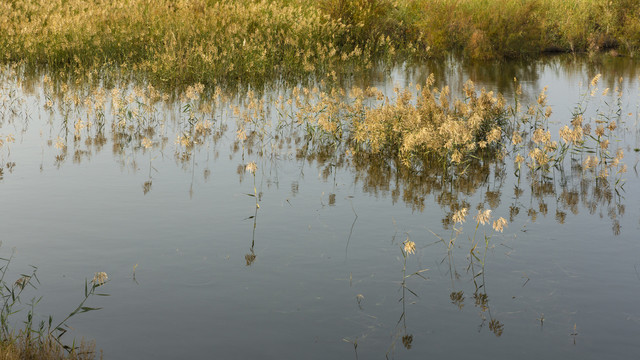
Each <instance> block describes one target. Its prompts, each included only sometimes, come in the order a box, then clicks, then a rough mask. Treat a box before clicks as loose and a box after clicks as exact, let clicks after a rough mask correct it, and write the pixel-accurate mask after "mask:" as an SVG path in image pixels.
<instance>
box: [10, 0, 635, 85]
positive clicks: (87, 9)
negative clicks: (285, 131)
mask: <svg viewBox="0 0 640 360" xmlns="http://www.w3.org/2000/svg"><path fill="white" fill-rule="evenodd" d="M639 9H640V0H617V1H603V0H567V1H560V0H406V1H391V0H349V1H348V0H321V1H310V0H262V1H254V0H234V1H231V0H181V1H174V0H157V1H149V0H126V1H125V0H114V1H106V0H52V1H48V0H47V1H44V0H13V1H8V2H2V4H0V19H1V20H0V32H1V33H2V34H3V36H2V37H1V38H0V54H2V55H0V57H1V58H2V60H3V61H4V62H21V63H23V64H25V65H32V66H45V67H48V68H49V69H50V70H51V69H53V70H64V71H69V70H73V71H77V72H80V71H83V72H86V70H90V71H92V70H97V69H100V70H104V69H105V68H117V69H126V70H129V69H131V70H136V71H140V72H143V73H144V74H145V76H147V77H148V78H150V79H152V80H153V81H154V82H156V83H164V84H167V85H172V84H192V83H195V82H201V83H203V84H205V85H213V84H220V83H231V82H244V83H256V82H260V81H261V80H264V79H286V80H294V81H295V80H298V79H302V78H305V77H308V76H309V75H314V74H315V75H318V74H319V75H322V76H325V75H327V74H331V73H332V72H334V71H335V72H345V71H346V72H349V71H353V70H357V69H366V68H370V67H372V66H373V65H374V64H375V62H376V61H378V60H387V61H394V60H403V59H406V58H424V57H428V56H431V57H433V56H440V55H443V54H445V53H448V52H451V51H454V52H461V53H463V54H465V55H466V56H467V57H470V58H475V59H490V58H513V57H527V56H533V55H536V54H539V53H542V52H547V51H564V52H570V51H573V52H597V51H603V50H615V51H616V52H617V53H621V54H625V53H626V54H635V53H637V51H638V49H639V48H640V12H639V11H638V10H639Z"/></svg>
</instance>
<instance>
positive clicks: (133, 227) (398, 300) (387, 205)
mask: <svg viewBox="0 0 640 360" xmlns="http://www.w3.org/2000/svg"><path fill="white" fill-rule="evenodd" d="M639 69H640V64H638V63H637V62H635V61H633V60H630V59H616V58H609V59H605V60H602V61H600V62H597V61H596V62H593V61H588V60H585V59H572V58H565V57H555V58H549V59H544V60H541V61H538V62H530V63H525V64H519V63H508V64H489V65H486V64H485V65H477V64H465V63H462V62H457V61H454V60H450V61H448V62H446V63H441V64H425V65H424V66H420V67H411V68H396V69H394V70H393V71H391V73H388V74H385V73H375V72H372V74H369V76H366V77H363V78H362V79H360V78H358V79H354V80H353V82H354V83H356V84H360V85H375V86H377V87H379V88H381V89H383V90H384V91H385V92H387V93H389V94H392V89H393V87H394V86H395V85H400V86H406V85H409V84H410V83H412V84H415V83H421V82H423V81H424V80H425V79H426V77H427V76H428V74H429V73H430V72H434V73H435V75H436V85H437V86H442V85H444V84H447V85H449V86H451V88H452V92H453V93H454V94H459V92H460V91H461V85H462V83H463V82H464V81H465V80H466V79H469V78H470V79H472V80H473V81H474V82H475V83H476V86H477V88H478V89H479V88H481V87H485V88H487V89H489V90H494V91H500V92H502V93H503V94H505V97H506V98H507V99H511V98H513V94H514V91H515V87H514V85H513V78H514V77H517V78H518V79H519V81H520V82H521V84H522V85H523V94H524V99H523V103H531V102H534V101H535V99H536V98H537V95H538V93H539V92H540V91H541V90H542V88H543V87H544V86H548V99H549V105H551V106H552V108H553V111H554V113H553V115H552V117H551V123H550V127H551V128H552V129H553V131H552V135H553V137H554V138H557V129H559V128H560V127H561V126H564V125H565V124H568V122H569V121H570V119H571V115H570V114H571V111H572V109H573V108H574V106H575V104H576V103H577V102H578V101H580V94H581V93H583V92H584V89H585V87H586V84H588V82H589V81H590V80H591V78H593V76H595V74H597V73H602V79H601V82H600V85H599V89H600V90H599V92H601V91H602V90H604V89H605V88H607V87H609V88H611V90H613V89H614V87H615V84H616V83H615V81H616V80H617V79H618V77H620V76H622V77H623V79H624V80H623V88H624V89H625V90H624V97H623V98H624V102H623V109H622V110H623V111H622V114H623V115H622V118H621V119H620V120H619V121H618V123H619V130H618V131H617V132H616V134H617V138H618V139H619V140H620V141H619V142H617V143H616V144H617V145H620V146H621V147H622V148H624V150H625V158H624V162H625V163H626V164H627V166H628V172H627V173H626V174H625V175H624V176H623V177H624V179H626V183H625V184H624V186H623V187H614V186H612V185H613V184H610V186H608V187H607V186H605V185H604V184H603V183H602V182H599V181H596V180H595V178H594V177H593V176H588V175H584V176H583V175H582V174H581V173H580V172H579V171H576V170H571V168H570V167H566V169H565V172H564V173H561V172H560V171H554V172H552V173H550V174H549V177H550V179H551V180H549V181H548V182H546V183H545V186H540V187H532V181H531V179H530V178H527V176H525V175H523V176H521V177H520V180H519V182H518V179H517V178H516V177H515V176H514V175H513V170H514V169H513V165H512V163H513V161H512V160H506V161H505V162H504V163H501V162H499V163H498V164H491V163H489V164H486V165H485V166H483V167H479V168H474V167H472V168H470V169H469V171H470V175H469V177H468V178H467V180H465V181H460V182H458V183H456V184H451V183H448V182H443V181H442V180H441V179H440V178H438V177H437V176H432V175H433V174H431V175H430V174H425V175H423V176H416V175H415V174H405V173H402V172H400V173H398V172H395V171H393V170H392V169H389V168H386V167H383V166H379V164H376V163H375V162H374V161H371V159H368V160H358V159H351V158H349V157H346V158H341V157H333V156H331V154H329V156H325V154H322V153H316V152H314V151H310V152H309V153H308V154H306V156H304V155H302V154H301V153H300V152H299V151H298V148H299V147H297V146H296V144H295V141H292V142H291V143H290V144H287V143H284V144H283V146H282V149H279V150H278V151H272V149H268V148H262V149H260V148H259V147H257V146H256V147H254V148H253V149H251V147H250V146H249V145H247V146H246V148H245V149H243V148H242V147H241V146H240V147H238V146H237V144H236V145H235V146H234V143H236V131H235V117H234V115H233V114H232V111H231V110H228V109H227V110H221V111H222V112H216V113H215V114H217V115H213V116H212V120H213V121H215V124H214V129H213V134H211V135H209V136H208V139H209V140H207V141H206V142H204V144H201V145H200V146H196V147H194V149H193V150H192V152H191V153H190V154H191V155H190V157H189V158H184V157H181V156H176V155H175V151H176V149H177V148H178V145H176V144H175V143H174V140H175V137H176V136H175V134H176V133H177V132H179V131H180V126H181V125H180V124H184V122H182V123H181V122H178V121H176V120H175V118H179V117H180V116H184V114H183V113H182V112H181V109H179V108H177V107H173V108H171V107H165V106H164V105H158V108H159V109H161V110H159V114H162V115H161V118H159V119H157V124H165V127H160V125H158V126H157V127H156V131H157V133H156V134H155V135H154V137H153V138H154V139H156V140H157V141H156V143H154V147H153V149H152V150H146V151H145V150H144V148H143V147H142V146H140V145H139V144H138V145H136V142H135V141H133V142H126V141H125V142H122V139H120V140H114V138H112V137H111V136H109V135H108V136H107V138H106V139H105V142H104V144H102V145H100V142H98V141H93V142H92V143H91V144H88V143H86V142H85V141H86V139H85V138H83V139H82V141H78V142H76V143H74V142H73V139H72V138H73V121H74V120H73V119H74V117H80V118H82V117H83V116H85V115H84V114H82V113H74V112H71V113H70V116H69V118H70V119H72V120H70V121H71V122H70V126H69V129H70V130H69V134H70V135H68V136H69V137H68V138H67V142H66V143H67V156H66V158H64V159H61V158H58V159H56V156H59V155H60V154H61V152H62V150H61V149H57V148H56V147H55V143H56V142H57V138H58V136H60V137H61V138H64V137H65V135H64V134H65V131H64V130H62V128H63V127H62V125H61V124H62V115H61V114H62V113H63V112H62V111H61V110H59V109H57V108H55V107H54V109H53V111H49V110H47V109H46V108H45V106H44V104H45V103H46V99H47V97H46V95H45V93H46V92H45V91H44V90H43V88H42V83H41V81H40V80H41V77H40V78H39V80H38V81H36V83H35V85H34V86H33V89H30V88H29V86H27V85H24V84H23V87H22V88H19V87H18V86H17V85H15V84H13V83H12V82H11V79H12V78H11V77H9V78H5V80H4V86H5V90H4V93H5V94H6V93H7V91H8V90H7V89H17V90H16V91H17V93H16V94H17V95H15V96H14V97H12V99H23V100H24V104H22V105H13V106H14V110H16V111H15V112H16V114H15V115H8V114H10V110H11V107H10V105H8V104H9V102H7V101H5V102H4V103H3V104H4V107H3V108H2V110H3V114H5V117H4V118H3V120H2V123H1V125H2V127H0V135H2V137H3V138H5V137H6V136H7V135H8V134H12V135H13V136H14V137H15V142H13V143H10V142H5V144H4V145H3V147H2V148H0V154H1V158H2V160H3V163H5V169H4V172H3V178H2V180H0V194H1V195H0V198H1V199H2V200H1V201H2V206H0V219H2V230H3V231H2V238H1V239H2V242H3V246H2V248H0V251H1V252H2V254H3V256H5V257H6V256H8V255H9V254H10V252H11V248H15V249H16V255H15V259H14V261H13V262H12V264H11V269H12V270H11V272H12V275H14V276H17V274H18V273H20V272H27V271H29V268H28V266H27V265H28V264H33V265H35V266H37V267H38V274H39V275H38V277H39V279H40V282H41V284H40V285H39V288H38V290H37V291H34V290H30V292H29V295H28V296H26V297H25V299H26V298H29V297H30V296H33V295H36V294H38V295H42V296H43V300H42V301H41V303H40V304H38V306H37V308H36V312H37V315H38V316H40V317H42V318H45V317H46V316H48V315H49V314H52V315H54V317H55V318H57V319H61V318H63V317H64V316H66V314H67V313H68V312H69V311H71V310H73V309H74V307H75V305H76V304H77V303H79V302H80V300H81V299H82V295H83V294H82V291H83V283H84V280H85V278H89V279H91V278H92V277H93V274H94V272H97V271H105V272H107V273H108V274H109V277H110V282H109V283H108V284H107V285H105V286H104V287H100V288H99V289H100V290H102V291H104V292H107V293H109V294H110V295H111V296H109V297H94V298H91V299H90V300H89V302H88V304H89V306H99V307H103V309H102V310H100V311H94V312H90V313H87V314H82V315H78V316H76V317H73V318H72V320H71V321H70V323H69V325H71V326H72V327H73V330H72V331H71V334H69V335H65V337H67V336H68V337H69V338H70V337H72V336H76V337H80V336H83V337H85V338H87V339H95V340H96V342H97V347H98V348H99V349H103V350H104V355H105V357H106V358H114V359H128V358H130V359H134V358H158V359H160V358H165V359H173V358H177V357H180V356H184V355H189V356H192V357H213V358H225V359H235V358H238V359H242V358H257V357H260V358H269V359H270V358H273V359H276V358H277V359H280V358H309V359H312V358H314V359H315V358H317V359H326V358H355V357H358V358H361V359H367V358H384V357H385V356H387V357H389V358H402V359H411V358H426V357H432V358H443V357H445V356H450V357H452V358H461V357H463V356H470V357H473V358H482V359H484V358H487V359H489V358H496V357H497V358H514V357H519V358H522V359H525V358H531V359H538V358H543V357H552V358H568V359H587V358H591V359H600V358H603V357H608V358H631V357H633V356H634V355H635V354H637V353H638V351H639V350H640V347H639V346H638V344H637V341H636V337H635V334H637V333H638V331H639V330H640V309H638V307H637V301H636V299H637V298H638V296H639V295H640V259H639V258H638V254H640V243H639V241H638V236H637V233H638V229H639V227H640V196H639V195H640V194H639V193H638V189H640V186H639V184H640V180H639V178H638V175H637V172H636V168H634V167H635V166H636V165H637V163H638V159H639V156H638V153H637V152H634V148H638V147H639V145H638V144H639V141H638V139H639V136H638V127H637V116H638V115H637V104H638V101H637V100H638V96H640V94H639V93H638V77H637V75H638V70H639ZM580 83H582V86H580ZM25 84H26V83H25ZM598 101H600V100H598ZM598 101H595V100H593V101H591V102H590V103H589V104H590V105H589V106H590V111H593V110H595V108H602V109H604V108H605V105H604V103H603V102H598ZM607 108H609V107H607ZM614 108H615V107H614ZM110 111H111V109H110V106H107V108H106V114H107V118H109V113H110ZM629 113H631V115H629ZM27 114H28V115H27ZM25 119H26V120H25ZM221 124H226V125H227V126H228V129H227V130H226V131H222V130H220V131H218V130H219V129H220V126H221ZM110 131H111V130H110V129H107V131H106V133H107V134H109V133H110ZM216 133H218V135H219V136H218V137H217V138H216V140H215V141H214V140H212V139H213V137H214V134H216ZM163 137H166V139H165V140H164V145H162V144H161V143H162V139H163ZM127 141H128V140H127ZM114 143H115V144H116V145H117V146H114ZM268 144H278V141H271V142H268ZM75 150H81V151H79V152H76V151H75ZM260 152H262V153H263V155H264V156H259V155H258V154H259V153H260ZM74 155H77V156H74ZM251 161H255V162H256V164H257V168H258V170H257V171H256V174H255V189H256V193H258V195H259V196H258V203H259V206H260V207H259V209H258V210H256V205H255V204H256V199H255V198H254V197H252V196H249V195H247V194H253V193H254V177H253V175H252V174H251V173H249V172H246V171H244V166H245V165H246V164H247V163H249V162H251ZM6 163H15V166H14V167H12V168H8V167H6ZM612 179H613V177H612ZM616 190H617V192H616ZM460 204H467V206H468V207H470V211H469V212H470V214H471V215H475V213H476V212H477V210H476V208H477V206H478V205H482V206H483V207H484V208H487V209H491V210H492V214H493V218H494V219H497V218H498V217H500V216H502V217H505V218H506V219H507V220H509V226H508V228H507V229H506V230H505V232H504V233H496V232H494V231H493V230H491V228H490V227H489V226H484V227H480V229H479V232H478V235H477V236H476V239H481V240H480V241H479V243H478V249H479V252H478V254H479V255H483V254H484V249H485V242H484V238H483V235H484V234H486V235H488V236H491V238H490V240H489V243H488V244H489V245H488V247H487V251H486V257H485V258H484V271H483V267H482V266H481V263H480V262H479V261H478V260H472V257H470V255H469V254H470V253H469V251H470V248H471V247H472V245H471V243H472V241H473V234H474V230H475V225H476V224H475V221H474V220H473V218H472V216H469V217H468V218H467V222H466V223H465V224H464V227H463V231H462V233H461V234H460V235H458V237H457V239H456V241H455V245H454V246H453V248H452V249H451V251H447V247H446V245H445V244H444V243H443V242H441V241H439V239H438V237H437V236H436V235H438V236H440V237H442V238H444V239H445V240H446V241H448V240H449V238H450V236H451V234H452V229H451V226H452V225H453V224H451V222H450V220H449V219H450V218H451V215H452V212H453V211H454V210H455V206H457V205H460ZM407 238H408V239H410V240H411V241H414V242H415V243H416V245H417V252H416V254H411V255H408V257H407V261H406V274H407V275H408V274H411V273H414V272H416V271H419V270H424V269H428V270H426V271H424V272H421V273H420V274H421V275H423V276H424V277H425V278H421V277H419V276H411V277H409V278H407V279H406V283H405V285H406V289H408V290H405V291H404V300H402V298H403V290H402V289H403V287H402V285H401V283H402V280H403V266H404V260H403V259H404V258H403V255H402V254H403V253H402V251H401V246H402V242H403V241H405V240H406V239H407ZM254 256H255V257H254ZM136 265H137V267H136V268H135V273H134V266H136ZM134 274H135V277H134ZM409 290H410V291H411V292H410V291H409ZM412 292H413V293H412ZM356 344H357V346H355V345H356Z"/></svg>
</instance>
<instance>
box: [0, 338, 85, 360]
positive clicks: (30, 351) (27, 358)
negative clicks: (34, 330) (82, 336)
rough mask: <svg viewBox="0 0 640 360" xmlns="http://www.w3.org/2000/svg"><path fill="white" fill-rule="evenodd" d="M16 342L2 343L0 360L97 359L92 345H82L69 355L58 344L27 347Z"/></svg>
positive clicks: (0, 344)
mask: <svg viewBox="0 0 640 360" xmlns="http://www.w3.org/2000/svg"><path fill="white" fill-rule="evenodd" d="M15 340H16V341H15V342H5V343H0V360H89V359H95V358H96V356H95V351H94V347H93V345H92V344H85V343H84V342H83V343H82V344H81V346H80V348H79V349H77V350H76V351H74V352H72V353H69V352H67V351H65V350H64V349H63V348H62V347H61V346H59V345H58V344H57V343H49V344H47V345H44V344H43V345H41V346H34V344H33V343H29V344H28V345H25V342H24V341H22V340H20V339H15Z"/></svg>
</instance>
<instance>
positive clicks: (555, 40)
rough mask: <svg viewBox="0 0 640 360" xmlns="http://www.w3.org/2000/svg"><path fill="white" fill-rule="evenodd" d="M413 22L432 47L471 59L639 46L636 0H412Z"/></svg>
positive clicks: (627, 50)
mask: <svg viewBox="0 0 640 360" xmlns="http://www.w3.org/2000/svg"><path fill="white" fill-rule="evenodd" d="M415 6H416V7H418V8H419V9H420V12H421V13H422V14H424V16H422V17H421V18H420V19H418V20H417V26H418V27H419V28H420V29H421V30H423V31H424V32H425V34H426V40H427V42H428V43H429V44H430V45H431V48H432V50H433V51H434V52H436V53H437V52H444V51H448V50H452V49H455V50H459V51H462V52H464V53H465V54H466V55H467V56H469V57H472V58H476V59H490V58H501V57H509V58H512V57H524V56H531V55H536V54H539V53H542V52H591V53H593V52H599V51H603V50H615V51H616V53H620V54H631V55H635V54H636V53H637V51H638V49H639V46H640V12H639V11H638V10H639V9H640V1H638V0H616V1H610V0H417V1H416V4H415Z"/></svg>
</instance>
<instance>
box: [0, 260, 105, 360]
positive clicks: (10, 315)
mask: <svg viewBox="0 0 640 360" xmlns="http://www.w3.org/2000/svg"><path fill="white" fill-rule="evenodd" d="M1 260H2V261H3V262H4V265H3V266H0V301H2V305H1V307H0V359H93V358H95V356H96V353H95V351H94V345H93V343H86V342H84V341H82V342H80V343H76V342H75V341H74V342H73V343H72V344H71V345H67V344H65V343H63V340H62V336H63V335H64V334H65V333H66V332H67V331H68V330H67V329H68V328H69V327H68V325H67V322H68V320H69V319H70V318H72V317H73V316H75V315H77V314H81V313H85V312H89V311H94V310H99V309H100V308H94V307H89V306H85V303H86V302H87V300H88V299H89V298H90V297H92V296H93V295H102V296H105V295H106V294H100V293H98V292H97V289H98V287H100V286H102V285H104V284H105V283H106V282H108V276H107V274H106V273H104V272H97V273H95V275H94V277H93V279H92V280H91V281H88V280H87V281H85V289H84V298H83V299H82V301H81V302H80V304H79V305H78V306H77V307H76V308H75V309H74V310H73V311H72V312H70V313H69V315H67V316H66V317H65V318H64V319H63V320H62V321H59V322H54V321H53V317H51V316H49V318H48V321H45V320H41V321H38V320H37V319H36V317H35V307H36V305H37V304H38V303H39V302H40V300H42V297H39V298H38V297H33V298H32V299H31V300H30V301H29V302H28V303H26V304H23V303H22V297H23V296H26V293H27V292H28V289H29V288H31V289H36V286H37V285H38V284H39V280H38V277H37V268H36V267H34V266H32V271H31V272H30V273H27V274H21V275H20V277H19V278H18V279H17V280H16V281H14V282H11V281H9V280H8V275H9V274H8V273H7V272H8V270H9V265H10V264H11V261H12V260H13V254H12V255H11V256H10V257H9V258H6V259H5V258H3V259H1ZM20 312H23V313H26V314H25V320H24V321H22V323H23V324H24V327H23V328H20V329H16V327H15V321H14V320H13V319H14V318H15V315H16V314H18V313H20Z"/></svg>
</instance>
